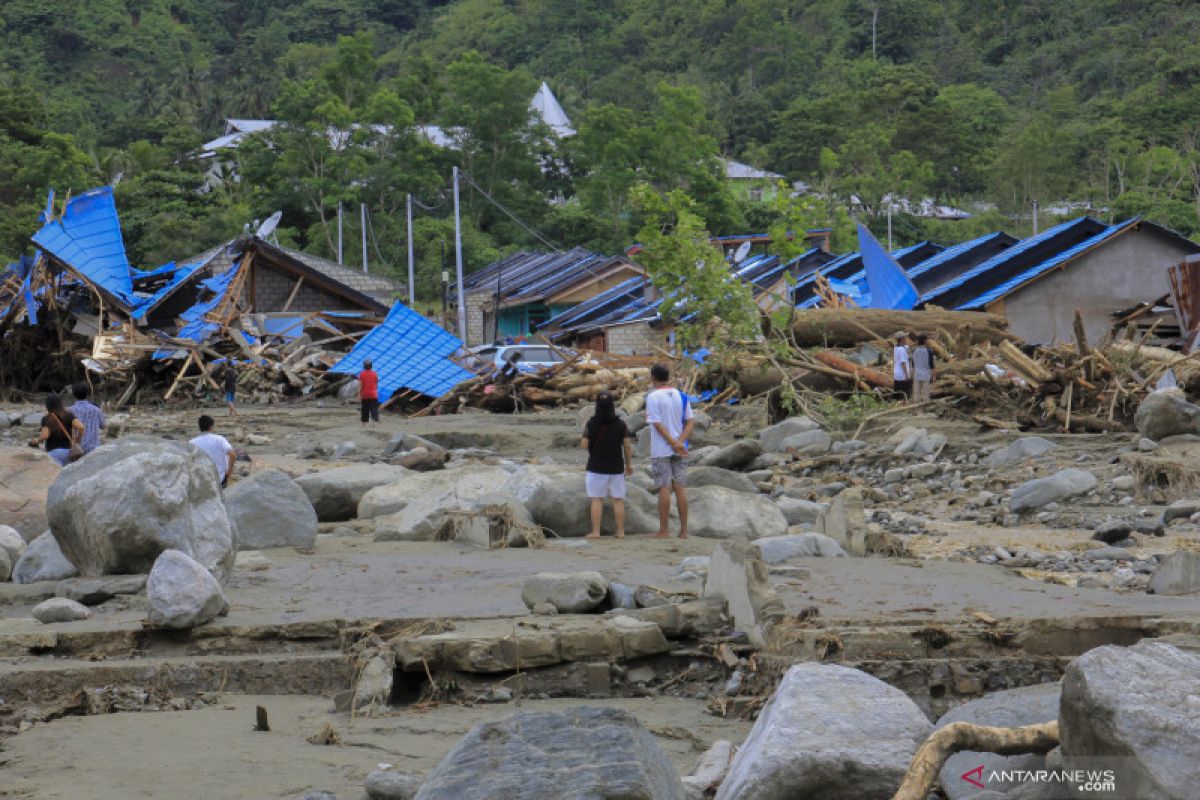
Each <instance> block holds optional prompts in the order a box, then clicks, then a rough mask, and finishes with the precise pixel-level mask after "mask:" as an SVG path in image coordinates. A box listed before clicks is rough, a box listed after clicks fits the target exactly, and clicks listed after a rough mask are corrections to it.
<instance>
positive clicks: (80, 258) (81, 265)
mask: <svg viewBox="0 0 1200 800" xmlns="http://www.w3.org/2000/svg"><path fill="white" fill-rule="evenodd" d="M43 221H45V217H44V216H43ZM33 242H34V244H36V245H37V246H38V247H40V248H41V249H42V250H44V251H45V252H47V253H49V254H50V255H52V256H54V257H55V258H56V259H58V260H59V261H61V262H62V263H64V264H66V265H67V266H69V267H70V268H71V269H73V270H74V271H75V272H77V273H79V275H80V276H81V277H83V278H86V279H87V281H88V282H89V283H91V284H93V285H95V286H96V287H97V288H99V289H100V290H102V291H103V292H105V293H106V294H107V295H108V296H109V298H110V299H114V300H116V301H117V302H118V303H119V304H120V305H121V306H123V307H124V308H125V309H126V310H128V309H129V308H130V307H132V306H134V305H136V304H137V302H138V298H137V297H136V296H135V295H134V293H133V277H132V273H131V272H130V269H129V260H128V258H127V257H126V255H125V242H124V241H123V240H122V239H121V223H120V221H119V220H118V219H117V207H116V204H115V203H114V202H113V193H112V187H111V186H101V187H100V188H98V189H92V190H91V191H88V192H84V193H83V194H81V195H77V196H76V197H72V198H71V199H70V200H68V201H67V206H66V208H65V209H64V210H63V214H62V217H61V218H59V219H54V220H51V221H49V222H45V224H44V225H43V226H42V229H41V230H39V231H38V232H37V233H35V234H34V235H33Z"/></svg>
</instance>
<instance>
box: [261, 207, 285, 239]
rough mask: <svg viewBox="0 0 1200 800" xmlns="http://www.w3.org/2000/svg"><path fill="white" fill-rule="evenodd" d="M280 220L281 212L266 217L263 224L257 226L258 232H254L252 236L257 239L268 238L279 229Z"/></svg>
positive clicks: (281, 217)
mask: <svg viewBox="0 0 1200 800" xmlns="http://www.w3.org/2000/svg"><path fill="white" fill-rule="evenodd" d="M281 219H283V212H282V211H276V212H275V213H274V214H272V215H271V216H269V217H267V221H266V222H264V223H263V224H262V225H259V226H258V230H256V231H255V232H254V235H255V236H257V237H258V238H259V239H265V238H267V237H268V236H270V235H271V234H272V233H274V232H275V229H276V228H278V227H279V220H281Z"/></svg>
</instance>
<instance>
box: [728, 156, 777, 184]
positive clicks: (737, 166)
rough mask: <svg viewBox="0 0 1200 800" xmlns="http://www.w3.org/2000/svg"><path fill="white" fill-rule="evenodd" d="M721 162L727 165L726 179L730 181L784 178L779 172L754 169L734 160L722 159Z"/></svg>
mask: <svg viewBox="0 0 1200 800" xmlns="http://www.w3.org/2000/svg"><path fill="white" fill-rule="evenodd" d="M721 162H722V163H723V164H724V165H725V177H726V178H728V179H730V180H735V181H753V180H778V179H780V178H782V177H783V176H782V175H780V174H779V173H778V172H769V171H767V170H765V169H759V168H758V167H752V166H750V165H749V164H743V163H742V162H741V161H734V160H733V159H732V158H722V159H721Z"/></svg>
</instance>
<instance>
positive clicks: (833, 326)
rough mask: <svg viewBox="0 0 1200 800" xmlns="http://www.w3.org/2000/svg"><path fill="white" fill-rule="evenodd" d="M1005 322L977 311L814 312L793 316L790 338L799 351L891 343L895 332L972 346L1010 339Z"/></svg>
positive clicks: (861, 310)
mask: <svg viewBox="0 0 1200 800" xmlns="http://www.w3.org/2000/svg"><path fill="white" fill-rule="evenodd" d="M1007 324H1008V322H1007V320H1005V318H1004V317H1001V316H999V315H997V314H985V313H982V312H976V311H942V310H940V309H928V310H923V311H892V310H888V309H876V308H816V309H807V310H803V311H797V312H796V318H795V320H794V321H793V323H792V337H793V338H794V339H795V341H796V344H797V345H799V346H801V347H853V346H855V345H858V344H862V343H863V342H869V341H873V340H875V339H891V338H892V336H893V335H895V334H896V332H897V331H910V332H912V331H936V330H937V329H938V328H943V329H945V330H946V332H947V333H949V334H950V335H951V336H954V337H955V339H956V340H957V339H959V337H963V336H969V337H970V338H969V341H970V342H971V343H972V344H978V343H981V342H991V343H998V342H1001V341H1006V340H1008V339H1011V338H1012V336H1011V335H1010V334H1008V333H1007V332H1005V330H1004V329H1005V327H1006V326H1007Z"/></svg>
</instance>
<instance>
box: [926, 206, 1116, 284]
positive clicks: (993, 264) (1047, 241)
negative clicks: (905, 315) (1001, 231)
mask: <svg viewBox="0 0 1200 800" xmlns="http://www.w3.org/2000/svg"><path fill="white" fill-rule="evenodd" d="M1089 226H1099V227H1100V230H1103V229H1104V228H1106V227H1107V226H1105V225H1103V223H1100V222H1097V221H1096V220H1094V219H1092V218H1091V217H1079V218H1078V219H1073V220H1070V221H1068V222H1063V223H1060V224H1058V225H1055V226H1054V227H1052V228H1047V229H1046V230H1044V231H1042V232H1041V233H1039V234H1038V235H1037V236H1030V237H1029V238H1028V239H1023V240H1021V241H1020V242H1018V243H1017V244H1015V245H1013V246H1012V247H1010V248H1008V249H1007V250H1005V251H1004V252H1002V253H998V254H997V255H995V256H992V257H991V258H989V259H988V260H987V261H984V262H983V263H982V264H979V265H978V266H976V267H973V268H972V269H969V270H967V271H966V272H964V273H963V274H962V275H959V276H958V277H956V278H952V279H951V280H949V281H946V282H945V283H943V284H941V285H940V286H938V287H936V288H934V289H931V290H930V291H928V292H925V294H924V295H923V296H922V297H921V302H922V303H928V302H930V301H932V300H935V299H937V298H938V297H941V296H943V295H945V294H947V293H949V292H951V291H953V290H955V289H958V288H959V287H961V286H963V285H965V284H966V283H968V282H969V281H972V280H974V279H976V278H979V277H980V276H982V275H985V274H987V273H988V272H991V271H992V270H995V269H999V268H1001V267H1003V266H1005V265H1007V264H1011V263H1013V262H1014V261H1015V260H1016V259H1019V258H1020V257H1022V256H1024V255H1026V254H1028V253H1029V252H1030V251H1032V250H1034V249H1035V248H1038V247H1041V246H1043V245H1051V244H1053V243H1054V240H1055V239H1057V238H1059V237H1062V236H1064V235H1066V234H1071V233H1074V232H1075V231H1078V230H1082V229H1084V228H1087V227H1089ZM1067 246H1070V245H1067ZM1063 249H1066V247H1064V248H1063ZM1000 280H1006V278H1001V279H1000Z"/></svg>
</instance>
